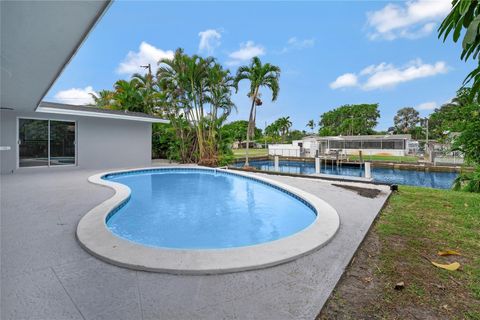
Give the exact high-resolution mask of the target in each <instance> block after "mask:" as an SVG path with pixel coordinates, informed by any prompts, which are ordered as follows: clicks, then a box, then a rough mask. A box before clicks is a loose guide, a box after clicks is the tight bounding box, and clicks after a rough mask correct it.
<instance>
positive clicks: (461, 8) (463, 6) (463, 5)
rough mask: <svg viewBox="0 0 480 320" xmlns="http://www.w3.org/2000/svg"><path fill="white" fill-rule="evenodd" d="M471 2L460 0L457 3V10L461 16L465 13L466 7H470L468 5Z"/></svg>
mask: <svg viewBox="0 0 480 320" xmlns="http://www.w3.org/2000/svg"><path fill="white" fill-rule="evenodd" d="M471 4H472V2H471V0H460V4H459V7H458V9H459V11H460V14H461V15H462V16H463V15H465V13H466V12H467V11H468V9H469V8H470V5H471Z"/></svg>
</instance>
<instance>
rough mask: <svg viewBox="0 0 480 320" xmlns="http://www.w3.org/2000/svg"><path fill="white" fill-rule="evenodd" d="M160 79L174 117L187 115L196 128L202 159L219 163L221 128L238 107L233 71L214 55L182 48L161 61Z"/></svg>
mask: <svg viewBox="0 0 480 320" xmlns="http://www.w3.org/2000/svg"><path fill="white" fill-rule="evenodd" d="M157 79H158V84H159V87H160V88H161V89H162V91H163V92H164V97H165V98H164V99H165V103H166V105H168V106H169V108H170V110H171V112H170V114H171V115H172V118H176V117H179V116H182V117H184V119H185V121H186V123H187V124H190V125H191V127H192V128H193V130H194V131H195V137H196V139H195V142H196V147H197V148H198V157H199V163H200V164H205V165H216V164H217V162H218V154H217V153H218V142H219V141H220V139H219V137H218V128H219V127H220V126H221V124H222V123H223V122H224V121H225V120H226V118H227V117H228V115H229V114H230V112H231V111H232V109H233V108H234V104H233V102H232V101H231V88H232V87H233V84H234V82H233V78H232V77H231V76H230V73H229V71H228V70H223V68H222V67H221V66H220V65H219V64H217V63H216V62H215V59H213V58H211V57H209V58H202V57H200V56H197V55H193V56H188V55H186V54H185V53H184V52H183V50H181V49H178V50H176V52H175V54H174V57H173V59H163V60H161V61H160V66H159V68H158V70H157ZM181 125H182V126H184V125H185V123H181Z"/></svg>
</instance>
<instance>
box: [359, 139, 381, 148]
mask: <svg viewBox="0 0 480 320" xmlns="http://www.w3.org/2000/svg"><path fill="white" fill-rule="evenodd" d="M381 148H382V143H381V142H380V141H378V140H365V141H363V149H381Z"/></svg>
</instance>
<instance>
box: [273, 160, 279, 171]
mask: <svg viewBox="0 0 480 320" xmlns="http://www.w3.org/2000/svg"><path fill="white" fill-rule="evenodd" d="M274 166H275V171H280V168H279V165H278V156H275V158H274Z"/></svg>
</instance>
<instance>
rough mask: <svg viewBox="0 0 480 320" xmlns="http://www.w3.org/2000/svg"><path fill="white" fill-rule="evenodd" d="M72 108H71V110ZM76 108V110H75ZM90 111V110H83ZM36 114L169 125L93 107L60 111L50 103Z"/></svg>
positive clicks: (44, 104)
mask: <svg viewBox="0 0 480 320" xmlns="http://www.w3.org/2000/svg"><path fill="white" fill-rule="evenodd" d="M71 107H73V108H71ZM74 108H77V109H78V110H75V109H74ZM85 109H91V110H85ZM36 111H37V112H42V113H53V114H65V115H72V116H82V117H95V118H108V119H119V120H131V121H142V122H150V123H170V121H168V120H165V119H161V118H157V117H152V116H148V115H145V114H139V113H129V112H122V111H116V110H112V111H111V112H110V111H109V110H98V109H97V108H94V107H82V108H81V109H80V107H77V106H70V108H68V109H62V108H61V107H59V106H54V104H52V103H45V102H42V103H41V104H40V105H39V106H38V108H37V110H36Z"/></svg>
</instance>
